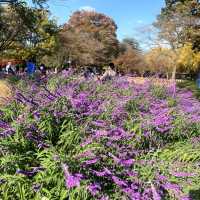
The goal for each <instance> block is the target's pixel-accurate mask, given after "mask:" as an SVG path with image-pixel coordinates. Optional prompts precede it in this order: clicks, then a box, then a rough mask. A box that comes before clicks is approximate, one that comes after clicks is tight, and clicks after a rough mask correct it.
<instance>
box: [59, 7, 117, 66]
mask: <svg viewBox="0 0 200 200" xmlns="http://www.w3.org/2000/svg"><path fill="white" fill-rule="evenodd" d="M116 30H117V26H116V24H115V22H114V21H113V20H112V19H111V18H110V17H108V16H106V15H104V14H101V13H97V12H94V11H84V10H82V11H77V12H75V13H74V14H73V15H72V16H71V18H70V19H69V21H68V22H67V23H66V24H65V25H64V28H63V30H62V31H61V34H60V35H61V40H62V43H63V45H64V46H65V47H66V49H68V52H66V53H67V54H68V56H69V57H70V58H71V59H73V60H75V61H77V62H78V63H79V64H82V65H84V64H96V65H104V64H106V63H108V62H110V61H111V60H112V59H113V58H114V57H116V55H117V53H118V40H117V36H116Z"/></svg>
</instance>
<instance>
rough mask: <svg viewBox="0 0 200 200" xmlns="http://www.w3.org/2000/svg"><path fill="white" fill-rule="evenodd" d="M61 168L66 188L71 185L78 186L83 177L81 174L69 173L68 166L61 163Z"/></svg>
mask: <svg viewBox="0 0 200 200" xmlns="http://www.w3.org/2000/svg"><path fill="white" fill-rule="evenodd" d="M62 169H63V172H64V177H65V185H66V187H67V188H69V189H70V188H73V187H79V186H80V181H81V179H82V178H83V175H82V174H74V175H71V174H70V173H69V169H68V166H67V165H66V164H62Z"/></svg>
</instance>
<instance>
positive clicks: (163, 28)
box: [154, 0, 200, 78]
mask: <svg viewBox="0 0 200 200" xmlns="http://www.w3.org/2000/svg"><path fill="white" fill-rule="evenodd" d="M165 2H166V6H165V7H164V8H163V9H162V11H161V14H160V15H159V16H158V17H157V21H156V22H155V23H154V25H155V26H156V27H157V28H158V29H159V37H160V39H161V40H165V41H167V42H168V44H169V45H170V46H171V48H172V50H173V51H174V52H175V53H177V50H178V49H179V48H181V47H183V46H184V44H186V43H187V42H192V43H193V47H194V48H195V49H197V50H198V48H199V46H200V44H199V43H198V41H199V38H200V24H199V17H200V3H199V1H198V0H187V1H186V0H166V1H165ZM175 73H176V66H174V70H173V75H172V78H175Z"/></svg>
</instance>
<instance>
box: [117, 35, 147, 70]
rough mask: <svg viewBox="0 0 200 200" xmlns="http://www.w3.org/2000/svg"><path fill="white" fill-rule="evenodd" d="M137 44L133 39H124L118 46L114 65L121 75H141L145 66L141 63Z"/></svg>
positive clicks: (140, 54)
mask: <svg viewBox="0 0 200 200" xmlns="http://www.w3.org/2000/svg"><path fill="white" fill-rule="evenodd" d="M142 60H143V59H142V52H141V50H140V47H139V43H138V42H137V41H136V40H135V39H134V38H124V39H123V41H122V42H121V43H120V44H119V55H118V57H117V58H116V59H114V63H115V65H116V66H117V68H118V71H119V72H121V73H133V72H137V73H142V72H143V71H144V68H145V64H144V62H143V61H142Z"/></svg>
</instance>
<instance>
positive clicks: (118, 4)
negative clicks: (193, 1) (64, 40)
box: [49, 0, 164, 40]
mask: <svg viewBox="0 0 200 200" xmlns="http://www.w3.org/2000/svg"><path fill="white" fill-rule="evenodd" d="M49 4H50V10H51V12H52V15H53V16H55V17H56V18H57V20H58V22H59V23H60V24H63V23H65V22H66V21H67V20H68V19H69V17H70V15H71V14H72V13H73V12H74V11H76V10H78V9H80V8H93V9H95V10H96V11H97V12H101V13H104V14H106V15H108V16H110V17H112V18H113V19H114V21H115V22H116V24H117V25H118V31H117V35H118V38H119V39H120V40H121V39H123V38H124V37H134V36H135V35H134V34H135V31H134V30H135V29H137V28H138V27H142V26H146V25H149V24H151V23H152V22H153V21H154V20H155V18H156V15H158V14H159V12H160V9H161V8H162V7H163V6H164V0H50V3H49ZM135 37H136V36H135Z"/></svg>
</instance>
